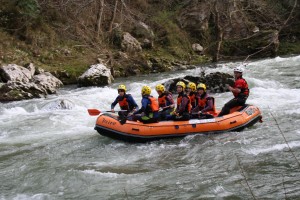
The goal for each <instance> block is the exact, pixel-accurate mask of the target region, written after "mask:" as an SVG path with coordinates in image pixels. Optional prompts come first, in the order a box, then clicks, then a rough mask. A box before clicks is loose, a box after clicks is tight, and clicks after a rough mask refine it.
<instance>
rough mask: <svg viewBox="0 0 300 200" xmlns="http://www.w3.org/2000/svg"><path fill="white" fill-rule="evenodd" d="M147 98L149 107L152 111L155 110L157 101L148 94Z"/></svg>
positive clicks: (156, 109) (157, 107)
mask: <svg viewBox="0 0 300 200" xmlns="http://www.w3.org/2000/svg"><path fill="white" fill-rule="evenodd" d="M148 98H149V100H150V102H151V104H150V108H151V110H152V112H157V111H158V110H159V106H158V101H157V100H156V99H155V98H154V97H153V96H149V97H148Z"/></svg>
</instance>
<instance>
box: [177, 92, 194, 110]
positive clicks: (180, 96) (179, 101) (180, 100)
mask: <svg viewBox="0 0 300 200" xmlns="http://www.w3.org/2000/svg"><path fill="white" fill-rule="evenodd" d="M183 97H186V98H188V99H189V101H188V104H187V105H186V107H185V110H184V111H185V112H190V111H191V110H192V105H191V99H190V97H189V96H188V95H186V94H183V95H182V94H179V95H178V97H177V108H179V107H180V105H181V102H182V98H183Z"/></svg>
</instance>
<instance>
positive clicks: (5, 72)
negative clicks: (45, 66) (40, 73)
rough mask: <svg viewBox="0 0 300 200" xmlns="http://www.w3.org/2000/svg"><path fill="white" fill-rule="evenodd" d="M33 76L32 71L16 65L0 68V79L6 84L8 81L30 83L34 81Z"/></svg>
mask: <svg viewBox="0 0 300 200" xmlns="http://www.w3.org/2000/svg"><path fill="white" fill-rule="evenodd" d="M32 76H33V74H32V72H31V71H29V70H28V69H26V68H25V67H22V66H19V65H16V64H8V65H4V66H1V67H0V77H1V79H2V81H3V82H4V83H6V82H8V81H19V82H24V83H25V82H26V83H28V82H29V81H30V80H31V79H32Z"/></svg>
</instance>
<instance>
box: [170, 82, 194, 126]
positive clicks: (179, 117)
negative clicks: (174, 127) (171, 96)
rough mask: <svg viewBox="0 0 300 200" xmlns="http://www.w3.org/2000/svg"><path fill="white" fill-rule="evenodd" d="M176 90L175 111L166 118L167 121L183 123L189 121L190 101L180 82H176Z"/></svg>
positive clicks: (182, 83) (183, 85) (183, 84)
mask: <svg viewBox="0 0 300 200" xmlns="http://www.w3.org/2000/svg"><path fill="white" fill-rule="evenodd" d="M176 87H177V88H176V89H177V93H178V97H177V107H176V110H175V111H173V112H172V113H170V115H167V116H166V119H167V120H175V121H185V120H189V119H190V111H191V108H192V106H191V100H190V98H189V97H188V95H187V94H186V93H185V92H184V89H185V83H184V82H182V81H179V82H177V84H176Z"/></svg>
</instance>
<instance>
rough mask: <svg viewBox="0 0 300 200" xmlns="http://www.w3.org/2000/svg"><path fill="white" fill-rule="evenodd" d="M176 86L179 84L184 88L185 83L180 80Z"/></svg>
mask: <svg viewBox="0 0 300 200" xmlns="http://www.w3.org/2000/svg"><path fill="white" fill-rule="evenodd" d="M176 86H181V87H182V88H183V89H185V83H184V82H182V81H178V82H177V84H176Z"/></svg>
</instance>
